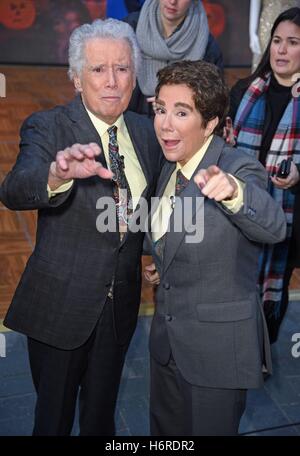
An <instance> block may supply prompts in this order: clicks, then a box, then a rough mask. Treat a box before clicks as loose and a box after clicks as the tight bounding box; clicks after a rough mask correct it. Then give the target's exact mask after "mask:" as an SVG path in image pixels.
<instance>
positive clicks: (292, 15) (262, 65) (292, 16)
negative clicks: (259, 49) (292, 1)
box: [247, 7, 300, 84]
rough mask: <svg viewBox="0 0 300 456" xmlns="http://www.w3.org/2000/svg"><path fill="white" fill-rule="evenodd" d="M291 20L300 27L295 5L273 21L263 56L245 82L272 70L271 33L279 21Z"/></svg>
mask: <svg viewBox="0 0 300 456" xmlns="http://www.w3.org/2000/svg"><path fill="white" fill-rule="evenodd" d="M286 21H288V22H293V24H296V25H297V26H298V27H300V8H298V7H295V8H290V9H288V10H286V11H283V12H282V13H281V14H279V16H277V18H276V19H275V21H274V24H273V27H272V29H271V36H270V39H269V42H268V46H267V48H266V50H265V52H264V53H263V56H262V58H261V60H260V62H259V64H258V66H257V68H256V70H255V71H254V73H252V74H251V76H249V78H248V79H247V83H249V84H251V82H252V81H254V79H255V78H257V77H261V78H263V77H265V75H266V74H267V73H269V72H270V71H272V69H271V65H270V48H271V43H272V39H273V35H274V33H275V30H276V29H277V27H278V25H279V24H280V23H281V22H286Z"/></svg>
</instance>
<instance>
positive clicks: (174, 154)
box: [154, 84, 218, 166]
mask: <svg viewBox="0 0 300 456" xmlns="http://www.w3.org/2000/svg"><path fill="white" fill-rule="evenodd" d="M154 112H155V118H154V128H155V132H156V136H157V138H158V141H159V143H160V145H161V147H162V150H163V153H164V155H165V157H166V159H167V160H169V161H172V162H179V163H180V164H181V165H182V166H184V165H185V164H186V163H187V162H188V161H189V160H190V159H191V158H192V157H193V156H194V155H195V153H196V152H198V150H199V149H200V148H201V147H202V146H203V144H204V143H205V141H206V140H207V138H208V137H209V136H210V135H211V133H212V132H213V130H214V128H215V126H216V124H217V123H218V119H217V118H215V119H213V120H210V121H209V122H207V125H206V126H204V122H203V118H202V115H201V114H200V112H198V111H197V109H196V106H195V102H194V98H193V92H192V90H191V89H190V88H189V87H187V86H186V85H185V84H174V85H164V86H162V87H161V89H160V91H159V94H158V97H157V98H156V100H155V104H154Z"/></svg>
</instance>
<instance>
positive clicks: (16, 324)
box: [0, 97, 161, 349]
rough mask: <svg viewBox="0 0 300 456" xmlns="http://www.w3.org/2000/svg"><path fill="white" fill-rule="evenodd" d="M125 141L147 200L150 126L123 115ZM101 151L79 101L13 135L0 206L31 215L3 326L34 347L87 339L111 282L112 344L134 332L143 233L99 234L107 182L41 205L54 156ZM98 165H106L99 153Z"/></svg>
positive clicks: (151, 183)
mask: <svg viewBox="0 0 300 456" xmlns="http://www.w3.org/2000/svg"><path fill="white" fill-rule="evenodd" d="M124 118H125V122H126V125H127V129H128V132H129V135H130V137H131V140H132V143H133V146H134V148H135V151H136V154H137V157H138V159H139V161H140V164H141V167H142V169H143V172H144V175H145V177H146V180H147V187H146V189H145V191H144V193H143V196H144V197H145V198H149V197H150V196H151V195H152V193H153V191H154V189H155V185H156V180H157V177H158V174H159V171H160V166H161V165H160V160H161V150H160V147H159V145H158V143H157V141H156V138H155V134H154V131H153V127H152V124H151V122H150V121H149V120H148V119H145V118H144V117H143V116H139V115H137V114H135V113H130V112H127V113H126V114H125V116H124ZM90 142H96V143H98V144H99V145H100V146H101V141H100V138H99V135H98V133H97V131H96V129H95V128H94V126H93V124H92V122H91V120H90V118H89V116H88V114H87V112H86V110H85V108H84V106H83V104H82V102H81V99H80V97H77V98H75V99H74V100H73V101H72V102H71V103H70V104H68V105H66V106H58V107H56V108H54V109H52V110H49V111H45V112H40V113H35V114H33V115H32V116H31V117H29V118H28V119H27V120H26V121H25V123H24V124H23V126H22V129H21V149H20V154H19V156H18V159H17V162H16V164H15V166H14V168H13V169H12V171H11V172H10V173H9V174H8V175H7V177H6V178H5V180H4V182H3V183H2V186H1V188H0V199H1V201H2V202H3V204H5V205H6V206H7V207H8V208H10V209H13V210H27V209H28V210H32V209H38V224H37V235H36V245H35V248H34V251H33V253H32V255H31V257H30V258H29V261H28V263H27V265H26V268H25V271H24V273H23V275H22V278H21V281H20V283H19V285H18V287H17V289H16V292H15V295H14V298H13V301H12V304H11V306H10V308H9V310H8V313H7V315H6V318H5V320H4V324H5V325H6V326H8V327H9V328H11V329H14V330H16V331H19V332H22V333H25V334H26V335H27V336H30V337H32V338H34V339H36V340H38V341H41V342H44V343H46V344H49V345H52V346H55V347H58V348H61V349H74V348H76V347H79V346H81V345H82V344H83V343H84V342H85V341H86V340H87V339H88V337H89V335H90V334H91V333H92V331H93V328H94V327H95V325H96V323H97V320H98V319H99V316H100V313H101V311H102V308H103V306H104V303H105V301H106V297H107V294H108V291H109V289H110V286H111V283H112V278H113V276H114V277H115V286H114V302H113V305H114V319H115V330H116V336H117V338H118V340H119V342H120V343H126V342H128V340H129V339H130V337H131V335H132V333H133V331H134V329H135V325H136V321H137V315H138V308H139V303H140V290H141V275H140V273H141V261H140V259H141V253H142V244H143V238H144V233H142V232H137V233H132V232H128V233H127V235H126V236H125V238H124V239H123V241H122V243H121V244H120V241H119V233H118V232H106V233H99V232H98V231H97V229H96V220H97V216H98V215H99V211H98V210H97V209H96V203H97V200H98V198H100V197H103V196H110V197H112V196H113V187H112V182H111V181H110V180H103V179H100V178H99V177H97V176H95V177H90V178H87V179H77V180H75V182H74V184H73V186H72V188H71V189H70V190H69V191H67V192H65V193H62V194H59V195H57V196H55V197H53V198H51V199H50V200H49V198H48V193H47V181H48V173H49V166H50V163H51V162H52V161H53V160H55V156H56V153H57V151H59V150H63V149H65V148H66V147H67V146H71V145H72V144H74V143H82V144H86V143H90ZM99 160H100V161H101V162H102V164H103V165H104V166H106V163H105V158H104V154H101V155H100V158H99Z"/></svg>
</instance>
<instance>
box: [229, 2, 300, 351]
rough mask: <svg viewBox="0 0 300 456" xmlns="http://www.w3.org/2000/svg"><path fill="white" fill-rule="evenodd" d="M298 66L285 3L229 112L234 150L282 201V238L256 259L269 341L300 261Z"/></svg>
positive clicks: (298, 36)
mask: <svg viewBox="0 0 300 456" xmlns="http://www.w3.org/2000/svg"><path fill="white" fill-rule="evenodd" d="M299 72H300V8H290V9H289V10H287V11H284V12H283V13H281V14H280V15H279V16H278V17H277V19H276V20H275V22H274V25H273V27H272V30H271V38H270V40H269V43H268V46H267V49H266V50H265V52H264V54H263V57H262V59H261V61H260V63H259V65H258V67H257V70H256V71H255V72H254V73H253V75H251V76H250V77H249V78H247V79H243V80H240V81H238V82H237V83H236V85H235V86H234V87H233V88H232V90H231V106H230V112H229V114H230V117H231V118H232V119H233V120H234V131H233V135H234V142H235V143H236V145H237V147H238V148H239V150H244V151H246V152H247V153H248V154H250V155H253V156H256V157H258V158H259V160H260V162H261V163H262V164H263V165H264V166H265V168H266V170H267V172H268V176H269V181H268V191H269V193H270V194H271V195H272V197H273V198H274V199H275V200H276V201H277V202H278V203H279V204H280V205H281V206H282V208H283V210H284V212H285V215H286V219H287V223H288V231H287V237H286V239H285V240H284V241H283V242H281V243H280V244H277V245H274V246H265V248H264V253H263V255H262V257H261V261H260V276H259V284H260V288H261V294H262V296H263V303H264V310H265V314H266V317H267V323H268V328H269V333H270V339H271V342H275V341H276V340H277V336H278V331H279V327H280V324H281V321H282V319H283V317H284V314H285V311H286V308H287V305H288V286H289V281H290V277H291V275H292V271H293V269H294V268H295V267H298V266H300V237H299V236H300V220H299V217H300V201H299V195H298V194H296V196H295V194H294V193H295V192H296V193H298V191H299V185H297V184H299V163H300V156H299V154H300V133H299V122H300V98H299V97H294V96H293V94H292V86H293V85H294V84H295V80H293V75H296V74H297V73H299ZM289 157H290V158H292V160H293V161H292V165H291V171H290V173H289V175H288V176H287V177H286V178H284V179H280V178H277V177H276V176H275V175H276V172H277V170H278V168H279V165H280V163H281V162H282V160H284V159H287V158H289Z"/></svg>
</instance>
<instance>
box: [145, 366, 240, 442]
mask: <svg viewBox="0 0 300 456" xmlns="http://www.w3.org/2000/svg"><path fill="white" fill-rule="evenodd" d="M246 395H247V391H246V390H234V389H232V390H230V389H217V388H206V387H200V386H195V385H191V384H190V383H188V382H187V381H186V380H185V379H184V378H183V377H182V375H181V374H180V372H179V370H178V368H177V366H176V364H175V361H174V360H173V358H171V360H170V361H169V363H168V365H166V366H162V365H161V364H159V363H157V362H156V361H155V360H154V359H153V358H152V359H151V386H150V430H151V435H153V436H190V435H193V436H220V435H226V436H227V435H237V433H238V428H239V423H240V419H241V417H242V414H243V412H244V410H245V405H246Z"/></svg>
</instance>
